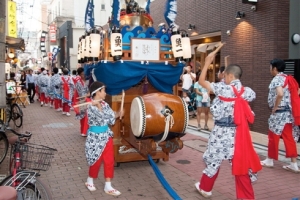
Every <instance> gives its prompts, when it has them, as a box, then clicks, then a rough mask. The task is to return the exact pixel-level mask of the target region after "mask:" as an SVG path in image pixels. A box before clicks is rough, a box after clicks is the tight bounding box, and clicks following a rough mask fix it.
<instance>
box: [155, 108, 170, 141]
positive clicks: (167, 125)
mask: <svg viewBox="0 0 300 200" xmlns="http://www.w3.org/2000/svg"><path fill="white" fill-rule="evenodd" d="M165 122H166V126H165V132H164V135H163V137H162V138H161V139H160V141H158V142H157V143H161V142H162V141H165V139H166V138H167V136H168V133H169V127H170V128H172V127H173V125H174V118H173V116H172V115H171V114H170V113H167V117H166V118H165Z"/></svg>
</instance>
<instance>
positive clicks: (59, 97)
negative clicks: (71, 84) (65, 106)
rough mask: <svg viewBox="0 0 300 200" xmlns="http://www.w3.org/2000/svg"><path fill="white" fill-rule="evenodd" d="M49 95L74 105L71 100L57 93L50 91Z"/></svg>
mask: <svg viewBox="0 0 300 200" xmlns="http://www.w3.org/2000/svg"><path fill="white" fill-rule="evenodd" d="M48 94H49V95H54V96H55V97H57V98H58V99H61V100H64V101H65V102H67V103H70V104H72V101H69V99H66V98H64V97H63V96H61V95H59V94H57V93H56V92H51V91H49V90H48Z"/></svg>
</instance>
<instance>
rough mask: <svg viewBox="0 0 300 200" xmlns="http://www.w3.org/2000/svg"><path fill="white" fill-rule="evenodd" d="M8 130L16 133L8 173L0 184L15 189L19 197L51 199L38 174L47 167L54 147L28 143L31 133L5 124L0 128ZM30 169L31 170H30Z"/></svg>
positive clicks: (35, 199)
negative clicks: (21, 131) (19, 131)
mask: <svg viewBox="0 0 300 200" xmlns="http://www.w3.org/2000/svg"><path fill="white" fill-rule="evenodd" d="M3 130H4V131H5V130H10V131H12V132H13V133H14V134H15V135H17V136H18V137H17V140H16V141H15V142H14V144H12V148H11V155H10V162H9V169H10V173H11V174H10V175H9V176H8V177H6V178H5V179H4V180H3V181H2V182H1V183H0V185H1V186H11V187H14V188H15V189H16V190H17V193H18V200H19V199H34V200H39V199H52V197H51V193H50V192H49V191H48V189H47V187H46V186H45V185H44V184H43V183H42V181H41V180H40V179H39V177H38V176H40V174H39V173H38V172H39V171H41V170H42V171H46V170H48V169H49V167H50V164H51V160H52V158H53V156H54V152H55V151H57V150H56V149H53V148H50V147H46V146H43V145H37V144H31V143H28V142H27V141H29V139H30V138H31V135H32V134H31V133H30V132H26V133H25V134H21V133H18V132H16V131H15V130H12V129H10V128H8V127H6V126H4V128H3V127H2V128H1V131H2V132H3ZM31 170H32V171H31Z"/></svg>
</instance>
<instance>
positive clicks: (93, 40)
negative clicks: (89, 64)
mask: <svg viewBox="0 0 300 200" xmlns="http://www.w3.org/2000/svg"><path fill="white" fill-rule="evenodd" d="M100 44H101V36H100V31H99V30H98V29H96V28H94V29H93V30H92V32H91V34H90V57H89V61H98V60H99V54H100Z"/></svg>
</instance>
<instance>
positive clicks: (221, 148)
mask: <svg viewBox="0 0 300 200" xmlns="http://www.w3.org/2000/svg"><path fill="white" fill-rule="evenodd" d="M231 85H233V86H234V87H235V88H236V89H237V91H240V90H241V88H242V84H241V82H240V80H234V81H232V82H231V83H230V85H226V84H224V83H223V82H219V83H211V84H210V87H211V90H212V91H213V92H214V93H215V95H216V98H215V99H214V101H213V103H212V105H211V107H210V111H211V113H212V115H213V119H214V120H215V121H222V120H224V119H227V120H228V119H229V121H228V123H231V124H234V116H233V114H234V113H233V111H234V101H230V102H225V101H222V100H220V99H219V98H218V96H222V97H225V98H234V97H236V96H235V94H234V92H233V89H232V86H231ZM244 89H245V91H244V93H243V94H242V98H244V99H245V100H246V101H248V102H251V101H253V100H254V99H255V97H256V94H255V92H254V91H253V90H252V89H251V88H249V87H244ZM235 133H236V127H235V126H231V127H227V126H219V125H214V127H213V129H212V131H211V134H210V136H209V140H208V143H207V149H206V151H205V152H204V154H203V160H204V162H205V163H206V168H205V169H204V171H203V173H204V174H206V175H207V176H208V177H210V178H211V177H213V176H214V175H215V174H216V173H217V171H218V169H219V167H220V165H221V163H222V161H223V160H231V159H232V158H233V156H234V142H235Z"/></svg>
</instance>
